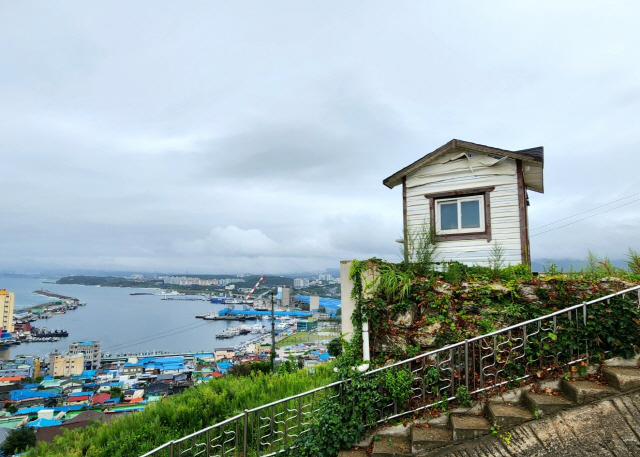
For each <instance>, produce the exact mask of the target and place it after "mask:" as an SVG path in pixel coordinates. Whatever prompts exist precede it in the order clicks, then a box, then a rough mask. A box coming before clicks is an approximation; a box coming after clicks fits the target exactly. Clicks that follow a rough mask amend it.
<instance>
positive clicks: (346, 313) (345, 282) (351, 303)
mask: <svg viewBox="0 0 640 457" xmlns="http://www.w3.org/2000/svg"><path fill="white" fill-rule="evenodd" d="M352 263H353V261H351V260H343V261H341V262H340V302H341V313H342V314H341V317H342V334H343V336H344V339H346V340H347V341H351V337H352V336H353V323H352V322H351V316H352V315H353V311H354V310H355V308H356V301H355V300H354V299H353V298H351V292H352V291H353V281H351V280H350V279H349V272H350V271H351V264H352ZM377 278H378V272H377V271H373V270H367V271H365V272H364V277H363V278H362V282H363V286H365V285H366V284H370V283H374V282H375V281H376V280H377ZM365 292H366V290H365ZM366 296H367V295H366V293H365V297H366Z"/></svg>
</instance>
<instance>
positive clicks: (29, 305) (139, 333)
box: [0, 278, 305, 359]
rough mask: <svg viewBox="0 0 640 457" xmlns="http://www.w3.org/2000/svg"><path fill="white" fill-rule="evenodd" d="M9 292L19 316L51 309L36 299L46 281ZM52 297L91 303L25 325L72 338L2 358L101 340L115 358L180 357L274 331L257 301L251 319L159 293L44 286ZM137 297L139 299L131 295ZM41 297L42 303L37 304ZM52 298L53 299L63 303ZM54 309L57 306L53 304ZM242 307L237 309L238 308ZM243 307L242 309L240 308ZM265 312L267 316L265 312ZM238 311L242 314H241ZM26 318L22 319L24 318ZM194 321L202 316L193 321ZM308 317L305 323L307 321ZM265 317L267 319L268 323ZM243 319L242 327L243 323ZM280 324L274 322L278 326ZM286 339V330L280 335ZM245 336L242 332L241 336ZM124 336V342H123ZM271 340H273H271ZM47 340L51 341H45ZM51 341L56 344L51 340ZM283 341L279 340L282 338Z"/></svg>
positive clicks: (15, 282) (19, 284)
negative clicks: (234, 330) (213, 316)
mask: <svg viewBox="0 0 640 457" xmlns="http://www.w3.org/2000/svg"><path fill="white" fill-rule="evenodd" d="M6 284H7V288H9V289H10V290H14V291H16V311H17V312H18V315H20V314H21V313H19V312H20V311H29V312H30V311H31V310H34V309H35V310H38V309H44V308H45V307H46V306H48V303H43V302H42V301H40V302H39V301H38V300H41V299H42V298H43V297H45V296H44V295H41V294H38V293H34V291H38V290H40V289H41V288H42V287H43V284H44V281H42V280H35V279H13V278H12V279H7V280H6ZM46 289H48V291H49V292H50V293H52V294H57V295H58V296H61V297H64V299H73V298H75V299H77V300H78V303H87V306H79V305H78V307H77V308H75V309H68V310H66V312H65V313H64V314H53V313H51V315H50V317H48V318H44V317H43V318H40V317H37V319H39V320H38V321H37V322H38V323H40V322H46V324H44V325H41V324H36V323H35V320H34V321H30V319H33V318H35V317H36V316H40V315H41V314H43V313H38V312H36V313H32V315H31V316H30V318H29V319H27V322H29V324H31V326H32V328H33V326H34V325H35V326H36V327H38V328H43V329H44V328H45V327H46V328H48V329H49V330H51V331H55V330H56V329H64V330H66V331H67V333H68V335H69V336H68V337H63V336H60V337H57V338H60V339H59V340H58V341H53V340H46V339H45V340H33V341H31V343H34V344H24V342H22V344H16V345H13V346H11V347H9V348H4V350H0V358H2V359H9V358H13V357H15V356H19V355H36V356H44V355H46V354H48V353H50V352H52V351H55V350H56V349H57V350H60V351H64V350H66V349H67V348H68V346H69V342H70V341H83V340H94V339H95V340H101V341H102V347H103V351H104V352H105V353H107V352H109V353H111V354H117V353H120V354H123V353H131V354H133V353H146V352H149V353H153V352H155V353H158V354H160V353H164V352H167V351H169V352H171V353H180V352H198V351H209V352H210V351H211V350H213V349H215V348H217V347H220V346H222V345H231V346H240V345H243V344H244V343H245V342H248V341H253V340H255V339H256V338H257V337H260V336H264V335H260V334H255V333H248V334H240V332H238V334H237V335H232V336H231V337H228V338H216V335H218V334H221V333H222V332H223V331H224V330H226V329H228V328H229V327H234V326H238V325H239V324H242V323H246V324H247V325H248V326H251V325H252V324H254V323H260V324H262V325H264V326H265V327H266V329H267V331H270V330H271V321H270V317H269V316H270V308H271V305H270V302H269V301H268V300H261V299H258V298H256V299H254V300H253V301H254V302H255V303H254V307H255V308H258V309H257V310H256V309H255V308H254V311H262V312H261V313H253V314H254V315H253V316H242V313H240V314H238V313H233V314H231V313H226V312H224V313H221V311H223V310H224V308H229V305H225V304H222V303H220V304H218V303H212V302H210V301H202V300H198V301H172V300H162V298H163V296H164V295H163V294H162V291H161V290H160V289H143V288H139V289H136V288H120V287H98V286H82V285H71V284H46ZM131 294H136V295H131ZM39 297H40V298H39ZM61 297H52V298H61ZM54 303H55V302H54ZM235 306H238V305H235ZM239 306H244V305H239ZM267 309H268V310H269V311H267ZM238 311H239V310H238ZM209 313H218V314H222V315H223V316H225V318H224V319H220V320H206V319H204V315H206V314H209ZM26 316H27V315H23V317H26ZM195 316H201V317H200V318H199V319H194V317H195ZM303 316H304V315H302V316H301V319H304V318H305V317H303ZM247 317H249V318H247ZM265 317H266V319H265ZM243 318H244V321H243ZM278 322H279V321H276V325H277V324H278ZM277 331H278V333H282V331H283V329H278V330H277ZM243 333H244V332H243ZM123 335H125V336H123ZM265 335H267V338H268V339H270V336H269V334H268V333H267V334H265ZM44 338H49V337H44ZM53 338H56V337H55V336H53ZM278 338H280V337H278Z"/></svg>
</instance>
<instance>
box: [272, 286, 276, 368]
mask: <svg viewBox="0 0 640 457" xmlns="http://www.w3.org/2000/svg"><path fill="white" fill-rule="evenodd" d="M273 307H274V304H273V291H271V371H272V372H273V373H275V372H276V319H275V313H274V308H273Z"/></svg>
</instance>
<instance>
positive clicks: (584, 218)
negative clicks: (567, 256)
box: [531, 198, 640, 238]
mask: <svg viewBox="0 0 640 457" xmlns="http://www.w3.org/2000/svg"><path fill="white" fill-rule="evenodd" d="M635 202H640V198H638V199H637V200H633V201H630V202H628V203H624V204H622V205H620V206H616V207H614V208H611V209H608V210H606V211H601V212H599V213H596V214H592V215H591V216H587V217H583V218H582V219H578V220H577V221H573V222H569V223H568V224H564V225H561V226H559V227H554V228H552V229H549V230H545V231H544V232H539V233H536V234H535V235H531V238H533V237H534V236H538V235H542V234H543V233H547V232H552V231H553V230H557V229H559V228H562V227H566V226H568V225H571V224H575V223H576V222H581V221H584V220H587V219H591V218H592V217H596V216H599V215H601V214H604V213H608V212H609V211H613V210H614V209H618V208H622V207H623V206H627V205H630V204H632V203H635Z"/></svg>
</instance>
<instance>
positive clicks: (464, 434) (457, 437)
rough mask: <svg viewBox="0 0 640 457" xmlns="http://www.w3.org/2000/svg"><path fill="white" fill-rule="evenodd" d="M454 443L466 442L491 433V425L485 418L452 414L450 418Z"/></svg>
mask: <svg viewBox="0 0 640 457" xmlns="http://www.w3.org/2000/svg"><path fill="white" fill-rule="evenodd" d="M449 423H450V425H451V431H452V438H453V441H456V442H457V441H465V440H472V439H474V438H478V437H479V436H482V435H486V434H488V433H491V424H489V421H488V420H487V419H485V418H484V417H480V416H469V415H464V414H452V415H451V416H449Z"/></svg>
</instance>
